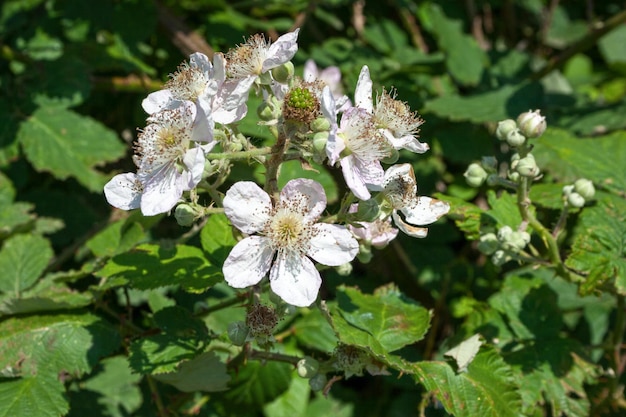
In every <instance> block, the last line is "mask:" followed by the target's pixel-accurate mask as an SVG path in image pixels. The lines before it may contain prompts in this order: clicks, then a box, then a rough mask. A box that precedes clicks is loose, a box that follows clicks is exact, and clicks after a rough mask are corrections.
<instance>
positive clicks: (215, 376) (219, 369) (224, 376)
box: [154, 352, 230, 392]
mask: <svg viewBox="0 0 626 417" xmlns="http://www.w3.org/2000/svg"><path fill="white" fill-rule="evenodd" d="M154 377H155V379H157V380H159V381H161V382H165V383H168V384H171V385H173V386H175V387H176V388H178V389H179V390H181V391H183V392H193V391H205V392H216V391H224V390H226V389H228V381H230V375H228V373H227V372H226V364H224V363H223V362H222V361H221V360H220V358H219V357H218V356H217V355H215V353H213V352H204V353H202V354H200V355H198V356H196V357H195V358H193V359H191V360H190V361H186V362H183V363H181V364H180V366H179V368H178V369H177V370H176V372H173V373H167V374H159V375H155V376H154Z"/></svg>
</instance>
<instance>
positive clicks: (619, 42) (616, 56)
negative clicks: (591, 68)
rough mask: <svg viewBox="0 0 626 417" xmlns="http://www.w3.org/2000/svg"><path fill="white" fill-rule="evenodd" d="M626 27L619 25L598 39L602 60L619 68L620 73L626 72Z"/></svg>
mask: <svg viewBox="0 0 626 417" xmlns="http://www.w3.org/2000/svg"><path fill="white" fill-rule="evenodd" d="M625 43H626V27H624V25H619V26H617V27H616V28H615V29H613V30H612V31H610V32H609V33H607V34H606V35H604V36H603V37H601V38H600V40H599V41H598V48H599V49H600V53H601V54H602V57H603V58H604V61H605V62H606V63H607V64H609V66H612V67H614V68H616V69H621V71H622V74H624V73H626V52H625V51H624V44H625Z"/></svg>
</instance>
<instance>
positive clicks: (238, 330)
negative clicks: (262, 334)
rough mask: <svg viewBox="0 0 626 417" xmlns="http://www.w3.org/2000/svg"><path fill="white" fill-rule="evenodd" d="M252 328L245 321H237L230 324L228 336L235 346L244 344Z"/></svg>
mask: <svg viewBox="0 0 626 417" xmlns="http://www.w3.org/2000/svg"><path fill="white" fill-rule="evenodd" d="M249 332H250V329H249V328H248V326H246V323H244V322H243V321H235V322H233V323H229V324H228V338H229V339H230V341H231V342H232V343H233V345H235V346H243V344H244V343H246V339H247V338H248V333H249Z"/></svg>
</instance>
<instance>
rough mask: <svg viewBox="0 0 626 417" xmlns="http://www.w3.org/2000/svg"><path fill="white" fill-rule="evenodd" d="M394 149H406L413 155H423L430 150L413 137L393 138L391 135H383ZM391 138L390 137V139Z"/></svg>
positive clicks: (425, 144) (426, 145)
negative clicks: (413, 153)
mask: <svg viewBox="0 0 626 417" xmlns="http://www.w3.org/2000/svg"><path fill="white" fill-rule="evenodd" d="M385 136H387V138H388V139H389V141H390V142H391V143H392V144H393V147H394V148H396V149H406V150H409V151H411V152H415V153H425V152H426V151H428V150H429V149H430V146H428V144H427V143H422V142H420V141H419V140H417V138H416V137H415V136H413V135H407V136H403V137H401V138H395V137H393V135H391V134H390V135H385ZM390 136H391V137H390Z"/></svg>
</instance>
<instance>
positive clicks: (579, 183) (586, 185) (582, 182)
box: [574, 178, 596, 200]
mask: <svg viewBox="0 0 626 417" xmlns="http://www.w3.org/2000/svg"><path fill="white" fill-rule="evenodd" d="M574 191H576V192H577V193H578V194H580V195H581V196H582V197H583V198H584V199H585V200H589V199H592V198H593V196H594V195H595V194H596V189H595V187H594V186H593V182H591V181H589V180H588V179H585V178H580V179H578V180H576V182H575V183H574Z"/></svg>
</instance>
